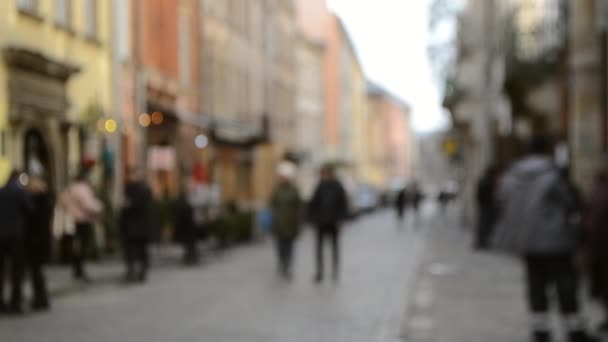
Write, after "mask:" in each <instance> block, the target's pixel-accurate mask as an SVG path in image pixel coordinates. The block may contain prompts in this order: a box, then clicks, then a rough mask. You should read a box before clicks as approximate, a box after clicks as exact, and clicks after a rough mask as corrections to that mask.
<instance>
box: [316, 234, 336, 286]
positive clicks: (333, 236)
mask: <svg viewBox="0 0 608 342" xmlns="http://www.w3.org/2000/svg"><path fill="white" fill-rule="evenodd" d="M339 235H340V233H339V228H338V225H337V224H324V225H320V226H319V227H317V248H316V252H317V253H316V254H317V278H318V279H319V280H320V279H322V278H323V273H324V265H323V264H324V263H323V245H324V243H325V240H326V239H327V238H329V240H330V241H331V247H332V259H333V260H332V261H333V275H334V278H337V277H338V273H339V266H340V242H339Z"/></svg>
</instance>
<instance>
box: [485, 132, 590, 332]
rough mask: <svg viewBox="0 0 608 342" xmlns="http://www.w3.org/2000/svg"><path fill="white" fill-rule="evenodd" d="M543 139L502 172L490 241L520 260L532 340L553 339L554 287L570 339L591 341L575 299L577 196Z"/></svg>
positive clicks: (576, 274)
mask: <svg viewBox="0 0 608 342" xmlns="http://www.w3.org/2000/svg"><path fill="white" fill-rule="evenodd" d="M549 149H550V145H549V142H548V140H547V139H545V138H543V137H536V138H534V139H533V140H532V143H531V155H529V156H528V157H525V158H524V159H522V160H520V161H518V162H516V163H515V164H514V165H513V166H512V167H511V168H510V169H509V171H508V172H506V173H505V175H504V177H503V178H502V180H501V184H500V187H499V190H498V193H497V198H498V201H499V204H500V219H499V221H498V224H497V226H496V231H495V236H494V241H493V242H494V244H495V246H496V247H497V248H499V249H502V250H504V251H507V252H511V253H514V254H515V255H518V256H520V257H521V258H522V259H523V262H524V265H525V269H526V280H527V294H528V296H527V297H528V305H529V309H530V311H531V313H532V324H531V327H532V335H533V339H534V341H538V342H546V341H551V340H552V336H551V329H550V328H551V324H550V319H549V312H550V308H551V306H552V305H551V298H552V297H551V295H550V290H552V289H553V288H555V289H556V291H557V299H558V300H559V304H560V305H559V307H560V309H561V313H562V315H563V318H564V325H565V327H566V330H567V331H568V338H569V341H570V342H583V341H592V339H591V338H590V337H589V336H588V335H587V333H586V331H585V330H586V329H585V322H584V320H583V317H582V316H581V308H580V303H579V298H578V286H579V284H578V273H579V272H578V269H577V265H576V262H575V253H576V252H577V235H576V232H575V228H574V227H573V224H572V220H571V219H572V215H573V214H574V210H575V208H576V206H577V203H576V196H575V194H574V193H573V191H572V187H571V186H570V185H569V183H568V181H567V180H566V179H564V177H563V174H562V173H561V172H560V170H559V168H558V167H557V166H556V165H555V164H554V163H553V161H552V159H551V157H550V156H549V152H550V151H549Z"/></svg>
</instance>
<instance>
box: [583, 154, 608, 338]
mask: <svg viewBox="0 0 608 342" xmlns="http://www.w3.org/2000/svg"><path fill="white" fill-rule="evenodd" d="M583 228H584V229H585V231H584V233H585V235H584V236H585V242H586V248H587V254H588V255H587V257H588V266H589V268H590V270H589V271H590V274H591V288H592V294H593V296H594V297H596V298H597V299H599V301H600V302H601V304H602V307H603V310H604V321H603V323H602V324H601V327H600V329H601V330H602V333H604V334H606V333H608V249H606V246H608V163H606V165H605V166H604V167H603V169H602V170H601V171H600V172H599V173H598V175H597V177H596V180H595V184H594V186H593V191H592V193H591V196H590V198H589V203H588V208H587V211H586V213H585V216H584V219H583Z"/></svg>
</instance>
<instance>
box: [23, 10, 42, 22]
mask: <svg viewBox="0 0 608 342" xmlns="http://www.w3.org/2000/svg"><path fill="white" fill-rule="evenodd" d="M19 13H20V14H21V15H23V16H25V17H28V18H30V19H33V20H36V21H39V22H43V21H44V17H42V15H40V13H39V12H38V11H36V10H31V9H25V8H19Z"/></svg>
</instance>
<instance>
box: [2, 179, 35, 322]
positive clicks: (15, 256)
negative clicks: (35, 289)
mask: <svg viewBox="0 0 608 342" xmlns="http://www.w3.org/2000/svg"><path fill="white" fill-rule="evenodd" d="M20 178H21V179H20ZM25 181H26V178H25V176H24V175H22V174H20V173H19V172H17V171H13V172H12V173H11V175H10V176H9V179H8V181H7V182H6V185H5V186H4V187H3V188H2V189H0V218H1V219H2V225H0V313H2V312H5V313H11V314H22V313H23V303H22V301H23V292H22V288H23V274H24V266H25V265H24V264H25V251H24V249H25V234H26V224H27V220H28V217H29V216H30V215H31V211H32V208H33V206H32V202H31V198H30V196H29V195H28V193H27V192H26V190H25V187H24V185H25ZM7 265H10V273H9V274H8V277H7V273H8V272H7ZM7 280H10V281H7ZM5 283H10V287H11V297H10V300H9V302H8V303H7V302H6V301H5V298H4V285H5Z"/></svg>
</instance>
